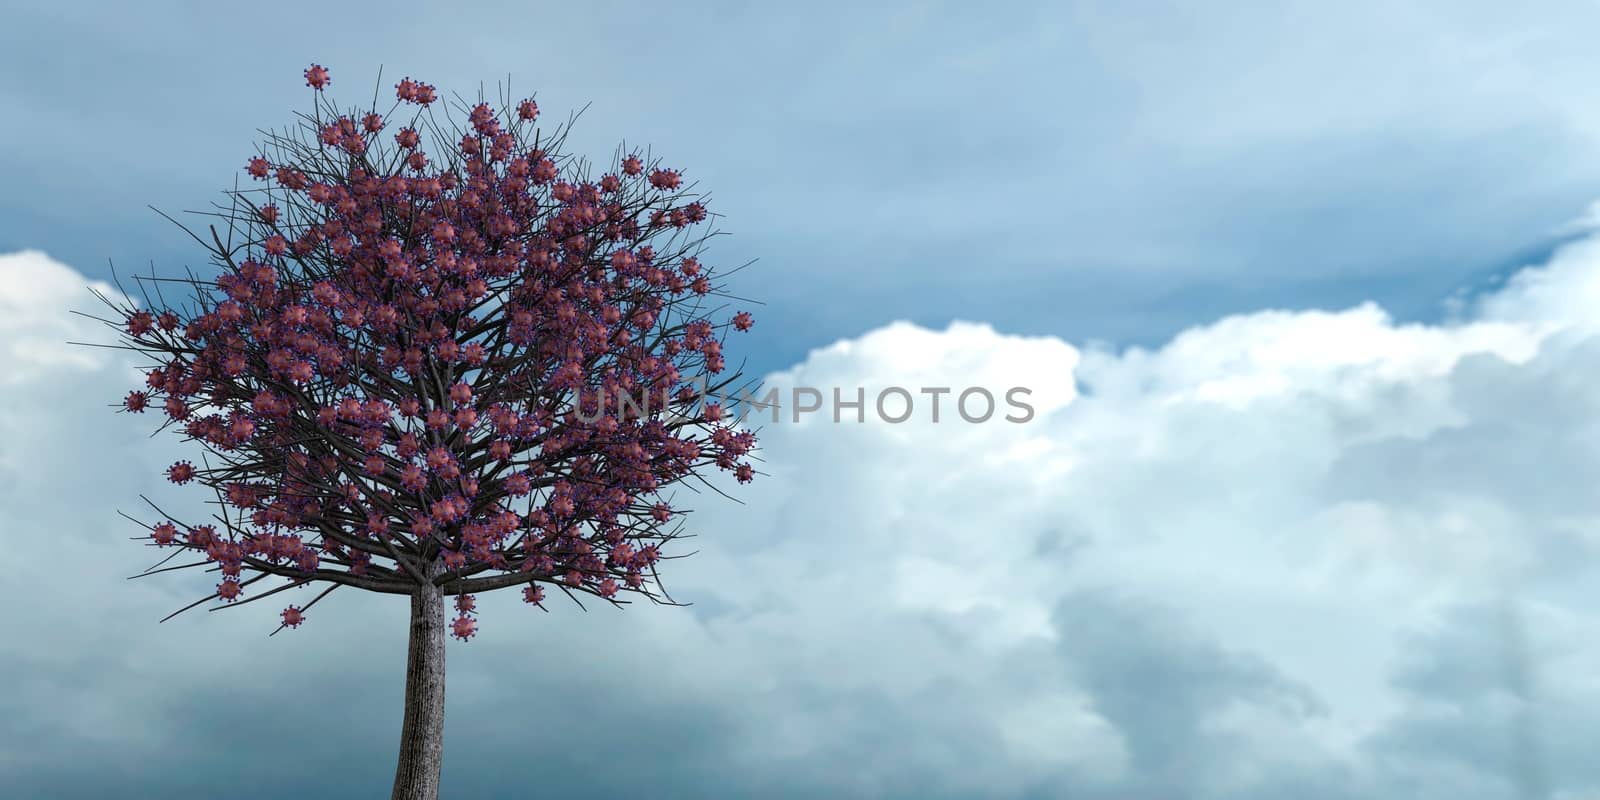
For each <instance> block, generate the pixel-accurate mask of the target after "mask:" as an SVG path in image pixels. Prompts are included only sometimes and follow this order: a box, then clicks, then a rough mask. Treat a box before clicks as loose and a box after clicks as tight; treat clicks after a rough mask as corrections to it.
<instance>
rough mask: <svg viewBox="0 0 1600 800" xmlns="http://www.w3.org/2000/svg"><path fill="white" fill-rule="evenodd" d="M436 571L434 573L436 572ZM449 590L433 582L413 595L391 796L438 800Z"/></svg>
mask: <svg viewBox="0 0 1600 800" xmlns="http://www.w3.org/2000/svg"><path fill="white" fill-rule="evenodd" d="M432 572H433V570H430V571H429V574H431V573H432ZM444 628H445V621H444V592H443V590H441V589H440V588H439V587H438V586H435V585H433V584H431V583H430V584H428V585H425V586H419V587H417V590H416V592H415V593H413V594H412V595H411V646H410V649H409V650H408V651H407V653H406V713H405V721H404V722H402V723H401V726H400V762H399V764H398V765H397V766H396V767H395V771H394V793H393V794H391V795H390V798H391V800H439V768H440V766H441V764H442V763H443V761H444Z"/></svg>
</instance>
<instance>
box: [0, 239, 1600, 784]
mask: <svg viewBox="0 0 1600 800" xmlns="http://www.w3.org/2000/svg"><path fill="white" fill-rule="evenodd" d="M1596 248H1597V245H1596V244H1595V243H1594V242H1593V241H1592V240H1591V241H1584V242H1580V243H1577V244H1575V245H1573V246H1571V247H1569V248H1567V249H1565V250H1563V251H1561V252H1559V253H1557V254H1556V255H1555V256H1554V257H1553V258H1552V259H1551V260H1550V261H1549V262H1548V263H1547V264H1544V265H1541V266H1539V267H1537V268H1530V269H1528V270H1525V271H1523V272H1522V273H1520V274H1519V275H1518V276H1517V277H1516V278H1514V279H1513V280H1511V281H1509V282H1508V283H1507V285H1506V286H1505V288H1503V289H1502V290H1500V291H1499V292H1498V293H1496V294H1493V295H1490V296H1488V297H1484V298H1481V299H1480V300H1479V301H1478V302H1476V303H1475V304H1474V305H1473V306H1472V307H1471V308H1470V309H1469V310H1468V311H1467V313H1466V314H1465V316H1464V318H1462V319H1458V320H1453V321H1450V322H1447V323H1444V324H1440V325H1415V324H1397V323H1396V322H1394V320H1393V319H1392V318H1391V317H1390V316H1389V315H1388V314H1386V313H1385V312H1384V311H1383V310H1382V309H1381V308H1379V307H1378V306H1376V305H1373V304H1362V305H1357V306H1354V307H1352V308H1349V309H1346V310H1344V311H1338V312H1283V311H1262V312H1257V313H1252V314H1245V315H1236V316H1230V317H1226V318H1223V319H1219V320H1217V321H1215V322H1214V323H1211V324H1208V325H1204V326H1198V327H1194V328H1191V329H1189V330H1186V331H1184V332H1183V333H1182V334H1180V335H1178V336H1176V337H1174V338H1173V339H1172V340H1171V341H1170V342H1168V343H1166V344H1165V345H1163V346H1161V347H1159V348H1154V349H1139V348H1130V349H1127V350H1124V351H1120V352H1119V351H1114V350H1111V349H1109V348H1107V347H1104V346H1092V347H1084V348H1079V347H1077V346H1074V345H1071V344H1069V343H1067V342H1064V341H1061V340H1059V339H1055V338H1051V337H1023V336H1016V335H1011V334H1008V333H1006V332H1004V331H1003V330H1001V329H999V328H997V327H996V326H994V325H990V324H983V323H977V322H970V323H956V324H952V325H950V326H949V327H948V328H946V329H944V330H929V329H926V328H922V327H918V326H916V325H911V324H907V323H894V324H890V325H886V326H883V327H881V328H878V329H876V330H873V331H871V332H868V333H867V334H865V335H862V336H860V337H856V338H852V339H846V340H841V341H839V342H837V343H835V344H833V345H830V346H826V347H822V348H819V349H817V350H814V351H813V352H812V353H811V354H810V355H809V356H808V357H807V358H806V359H804V360H803V361H802V362H800V363H798V364H795V365H794V366H793V367H791V368H790V369H787V370H783V371H780V372H776V373H773V374H771V375H768V376H766V381H765V382H766V384H767V385H769V386H778V387H792V386H812V387H818V388H822V389H825V390H826V389H829V388H832V387H839V388H841V389H842V390H843V391H844V393H845V396H846V398H847V399H848V398H849V397H850V395H851V393H853V390H854V389H855V388H856V387H858V386H860V387H863V388H864V389H866V390H867V392H868V394H867V396H868V398H869V402H870V398H871V396H872V392H873V391H874V390H875V389H876V388H880V387H883V386H888V385H900V386H910V387H921V386H950V387H957V388H959V387H967V386H984V387H987V388H990V389H991V390H996V393H997V394H999V393H1001V392H1002V391H1003V390H1004V389H1005V388H1007V387H1011V386H1017V385H1022V386H1028V387H1030V388H1032V389H1033V394H1032V395H1031V397H1030V399H1031V401H1032V402H1033V404H1034V406H1035V409H1036V412H1037V413H1036V415H1035V416H1034V418H1033V419H1031V420H1029V421H1028V422H1025V423H1021V424H1017V423H1009V422H1005V421H1003V420H1000V419H998V418H996V419H992V420H990V421H988V422H986V423H983V424H968V423H965V422H963V421H962V420H961V419H960V418H959V417H958V416H956V415H954V414H950V413H949V412H948V407H947V410H946V413H945V414H944V415H942V416H941V421H940V422H938V423H933V422H932V421H931V420H930V419H929V418H928V416H927V415H926V414H921V413H919V414H917V415H915V416H914V417H913V418H912V419H911V420H909V421H907V422H905V423H902V424H887V423H884V422H882V421H880V420H878V419H877V418H876V416H875V414H873V413H872V409H871V408H870V407H869V408H868V409H867V413H866V415H865V416H866V421H864V422H859V423H858V422H855V421H853V419H852V417H851V416H848V415H847V416H845V420H846V421H844V422H841V423H839V424H834V423H833V422H832V421H831V414H829V413H827V411H828V410H825V411H823V412H819V413H816V414H812V415H809V416H808V417H806V418H804V419H803V420H802V421H801V422H800V423H794V422H792V421H791V420H789V419H787V418H785V419H781V420H780V421H778V422H775V423H774V422H771V421H770V420H769V421H767V422H765V423H764V424H763V425H762V431H761V435H762V443H763V450H762V456H763V458H764V459H765V463H764V464H763V465H762V469H763V471H764V472H765V473H766V474H765V475H764V476H762V477H760V478H758V480H757V481H756V482H755V483H753V484H751V485H749V486H748V487H739V488H738V489H736V490H735V491H734V494H735V495H736V496H738V497H740V498H741V499H742V500H744V501H745V502H744V504H742V505H740V504H734V503H730V502H728V501H726V500H724V499H722V498H719V497H717V496H716V495H714V494H711V493H709V492H708V493H704V494H703V495H702V496H701V497H698V498H694V499H693V501H692V502H690V503H689V505H691V506H692V507H694V508H696V512H695V514H694V515H693V516H692V519H691V521H692V523H693V525H694V527H695V529H696V531H697V532H698V533H699V534H700V537H701V538H699V539H695V540H692V541H691V544H692V545H693V546H694V547H695V548H697V549H698V552H697V553H696V554H695V555H693V557H691V558H688V559H684V560H682V561H675V562H671V563H670V564H669V567H670V568H671V569H669V570H667V571H666V572H665V573H664V578H665V580H666V582H667V586H668V588H669V590H671V591H672V593H673V594H674V596H675V597H678V598H679V599H681V600H687V601H692V602H693V603H694V605H693V606H691V607H690V608H687V609H672V608H633V609H630V610H629V611H627V612H625V613H614V612H613V611H612V610H610V609H593V610H590V611H589V612H587V613H585V612H582V611H579V610H578V609H576V608H573V607H570V606H568V605H566V604H563V603H560V602H557V603H555V604H554V605H553V606H552V613H550V614H544V613H542V612H538V611H536V610H530V609H528V608H526V607H523V606H522V604H521V603H520V602H519V601H518V599H517V598H516V597H513V596H511V595H510V594H506V593H500V594H491V595H489V596H486V597H484V598H483V599H482V600H481V601H480V606H481V607H482V608H483V614H482V617H483V626H482V633H481V635H480V636H479V637H478V638H476V639H474V641H472V642H471V643H469V644H465V645H461V644H457V643H452V645H451V647H450V655H449V658H450V667H449V674H450V688H449V700H448V702H449V708H450V721H449V725H448V727H447V743H446V746H445V752H446V776H445V781H446V784H447V785H450V786H454V787H457V789H456V791H460V792H462V793H463V794H464V795H474V796H476V795H485V796H493V795H504V794H508V793H512V792H515V791H522V790H526V789H528V788H530V787H535V786H536V787H539V788H540V789H541V790H542V791H546V792H549V793H555V792H560V791H569V790H570V791H576V790H580V789H582V790H586V791H589V792H590V793H593V794H599V795H601V796H616V795H621V794H624V793H628V792H636V793H649V794H650V795H651V796H659V797H668V798H671V797H749V796H764V797H779V798H812V797H897V796H907V797H909V796H917V797H933V798H944V797H948V798H957V797H980V796H981V797H1012V798H1050V797H1061V796H1072V797H1082V798H1104V799H1105V800H1110V799H1111V798H1127V797H1141V798H1200V799H1204V798H1261V799H1262V800H1267V799H1268V798H1283V797H1290V796H1293V797H1297V798H1308V797H1309V798H1328V799H1329V800H1332V798H1366V797H1415V798H1421V799H1422V800H1427V799H1428V798H1435V797H1437V798H1445V797H1450V798H1477V797H1483V798H1489V797H1505V796H1508V795H1509V794H1511V793H1513V792H1521V793H1522V794H1521V795H1520V796H1522V797H1535V796H1542V795H1540V794H1538V793H1539V792H1542V791H1544V790H1545V789H1546V788H1548V790H1549V794H1548V796H1550V797H1561V798H1579V797H1586V796H1592V795H1593V794H1595V793H1596V792H1600V771H1597V770H1595V769H1594V767H1593V766H1592V759H1590V758H1589V754H1588V753H1586V752H1585V749H1584V747H1583V746H1582V743H1583V742H1588V741H1592V740H1593V738H1594V735H1595V731H1596V730H1597V729H1600V691H1597V689H1600V686H1596V684H1595V682H1594V679H1593V678H1592V676H1593V675H1595V674H1600V670H1597V667H1600V647H1597V646H1595V645H1594V644H1592V643H1593V642H1596V641H1600V637H1597V636H1596V635H1595V634H1596V630H1595V628H1596V623H1595V622H1594V620H1593V618H1592V614H1591V613H1590V609H1592V608H1593V604H1594V601H1595V599H1596V596H1595V590H1594V589H1593V588H1592V587H1593V586H1594V585H1595V581H1594V578H1595V575H1594V574H1593V568H1592V567H1591V566H1589V565H1590V564H1593V563H1594V555H1595V548H1596V543H1597V537H1596V535H1595V534H1594V533H1593V531H1595V530H1597V528H1596V525H1595V523H1596V522H1597V519H1596V516H1597V514H1596V508H1595V505H1594V503H1593V501H1592V500H1591V499H1590V498H1591V493H1590V492H1588V491H1587V490H1585V488H1584V487H1587V486H1592V485H1595V483H1596V480H1597V479H1600V457H1597V456H1596V454H1597V453H1600V447H1596V446H1595V444H1596V443H1597V442H1600V425H1597V423H1596V422H1595V415H1594V413H1593V409H1594V408H1596V407H1597V405H1596V402H1597V401H1600V381H1596V380H1594V379H1591V378H1590V377H1588V376H1590V375H1594V374H1600V373H1597V371H1596V367H1597V366H1600V339H1596V338H1595V337H1594V331H1593V330H1592V328H1593V323H1592V322H1591V321H1590V317H1589V314H1588V313H1587V309H1591V308H1593V307H1594V305H1595V303H1596V302H1597V301H1600V279H1597V278H1596V275H1600V250H1597V249H1596ZM84 283H87V279H85V278H82V277H81V276H79V275H78V274H77V273H76V272H75V271H73V270H71V269H70V268H68V267H66V266H65V265H62V264H59V263H57V262H55V261H53V260H51V259H50V258H48V257H47V256H45V255H43V254H40V253H36V252H28V253H21V254H14V255H9V256H0V309H6V310H8V316H7V319H8V322H7V323H6V327H4V328H0V353H4V354H6V355H5V356H4V357H5V358H7V359H8V361H6V362H5V364H4V365H0V366H4V367H5V368H6V371H7V372H9V373H13V374H12V375H11V376H10V377H9V378H7V380H9V383H8V384H7V386H6V390H7V393H6V398H7V399H6V402H7V406H6V407H5V410H4V412H3V413H0V421H3V422H4V423H5V425H6V433H7V436H6V438H5V439H4V440H3V442H4V444H3V447H4V449H3V450H0V463H3V464H5V465H7V472H6V473H5V475H4V485H3V487H0V511H3V514H4V519H5V523H4V525H0V547H3V548H4V550H5V552H6V553H7V564H8V566H9V567H10V569H8V570H7V576H6V577H5V578H4V579H0V600H3V601H4V602H5V604H6V605H7V607H8V608H10V609H13V610H14V612H13V613H11V614H7V615H5V617H3V618H0V619H3V621H0V636H3V637H4V641H6V642H7V645H6V646H5V647H4V648H0V680H3V681H4V682H5V683H6V684H7V685H9V686H12V687H14V688H15V689H17V690H19V691H14V692H10V693H7V694H5V695H3V696H0V712H3V713H0V743H3V744H4V746H3V747H0V779H3V780H7V781H8V782H10V783H11V784H12V785H16V786H22V787H25V790H26V791H31V792H34V793H35V794H49V795H50V796H59V797H90V796H102V795H103V794H104V793H106V792H108V791H110V790H111V789H112V788H115V787H124V788H125V787H129V786H134V787H139V788H140V790H141V791H146V792H148V793H151V794H160V795H162V796H172V797H210V796H215V794H217V793H218V792H220V791H223V790H226V791H228V792H229V793H230V794H231V795H238V796H240V797H245V798H249V797H267V796H277V795H280V794H281V793H282V792H283V791H287V790H290V789H292V790H293V791H295V792H296V793H297V794H305V795H306V796H308V797H318V796H328V797H335V796H337V797H358V796H374V797H378V796H382V790H383V788H384V786H386V784H387V781H388V780H389V777H390V770H391V769H392V760H391V759H392V750H393V745H394V740H395V738H396V735H397V733H398V725H399V719H400V715H399V708H398V706H397V702H398V700H399V698H400V686H401V669H400V665H401V663H402V653H403V641H402V637H403V636H404V626H403V615H404V611H405V609H404V605H403V603H396V602H390V600H392V598H383V597H368V596H361V595H349V596H341V595H340V594H339V593H336V594H335V595H333V596H332V597H330V598H329V600H328V601H327V602H325V603H323V604H321V605H319V606H318V607H317V608H316V609H314V610H313V613H312V614H311V615H310V616H311V620H310V622H309V623H308V625H306V626H305V627H303V628H302V629H300V630H296V631H290V632H286V633H285V634H282V635H279V636H276V637H274V638H271V639H267V638H265V636H264V634H265V633H266V632H268V631H270V630H271V628H272V618H273V616H274V613H275V607H273V606H270V605H269V604H266V603H263V604H259V605H254V606H244V607H240V608H238V609H230V610H227V611H223V612H219V613H216V614H207V613H205V612H201V611H195V612H190V614H188V615H184V616H181V617H179V618H177V619H175V620H173V621H172V622H168V623H165V624H163V625H157V624H156V623H155V620H157V619H159V618H160V617H161V616H164V615H165V614H166V613H168V612H170V611H172V610H174V609H176V608H177V607H179V606H181V605H182V604H184V603H186V602H188V601H189V600H190V599H192V598H194V597H197V596H199V595H201V594H203V593H204V590H205V587H207V586H208V582H209V578H208V577H207V576H203V575H187V574H182V573H180V574H178V575H172V576H165V577H160V578H154V579H142V580H140V581H133V582H130V581H126V580H124V579H123V578H124V576H126V575H128V574H132V573H133V572H135V571H137V570H138V569H139V568H142V567H144V566H145V565H146V563H147V562H149V561H153V559H151V558H150V557H149V554H147V553H143V551H141V550H139V549H138V546H137V545H136V544H134V543H131V542H128V541H126V540H125V538H124V537H126V536H131V535H132V534H133V533H135V532H136V529H135V528H134V527H133V526H132V524H131V523H129V522H127V521H126V520H123V519H121V518H120V517H117V516H116V515H115V513H114V511H115V510H116V509H121V510H124V511H127V512H129V513H130V514H133V515H135V516H140V515H142V514H144V513H146V509H143V508H142V507H141V505H140V504H139V501H138V495H139V494H140V493H145V494H148V495H150V496H151V497H152V498H153V499H156V500H157V501H158V502H162V503H170V504H171V506H172V507H174V508H175V509H179V510H184V509H187V510H190V511H192V512H195V513H199V512H200V511H202V510H203V506H202V505H201V504H200V501H201V500H203V499H204V498H199V497H196V496H193V495H194V493H191V492H187V491H185V490H182V489H179V488H177V487H172V486H170V485H165V484H163V483H162V482H161V479H160V476H159V470H160V468H161V467H162V466H164V465H165V464H166V463H170V461H171V460H175V459H176V458H178V457H180V456H181V455H183V454H184V453H185V451H184V449H183V448H182V447H181V446H180V443H179V442H177V441H176V439H175V437H172V436H170V435H163V436H161V437H157V438H156V439H154V440H151V439H147V438H146V434H147V433H148V430H149V429H150V428H153V425H154V421H153V420H143V421H142V422H143V423H147V424H135V423H136V422H140V421H136V420H129V419H125V418H122V417H118V416H116V415H114V414H112V413H111V409H110V408H108V405H109V404H110V403H113V402H115V401H116V399H117V398H118V397H120V396H121V395H122V394H123V393H125V392H126V391H127V390H128V389H129V388H131V387H132V386H133V385H134V384H135V383H136V382H137V379H138V375H137V373H136V372H134V370H133V368H132V365H131V364H128V363H125V362H123V361H121V360H119V359H118V358H115V357H112V356H110V355H103V356H96V357H97V358H99V359H101V360H95V361H90V360H84V357H83V356H82V355H81V353H80V354H79V357H78V360H71V359H63V358H58V357H56V355H54V354H51V353H53V351H42V350H35V349H34V348H35V347H40V348H48V347H55V346H56V345H55V344H52V343H51V342H54V341H56V340H65V339H74V340H78V341H106V340H108V337H109V334H108V332H106V331H104V329H103V328H99V327H98V326H97V324H96V323H93V322H91V321H88V320H83V319H82V318H79V317H72V316H67V315H66V313H65V312H66V311H67V310H68V309H69V308H76V309H79V310H85V311H90V310H93V308H94V305H95V301H94V300H93V298H92V297H90V296H89V295H88V294H87V293H86V292H81V291H79V290H78V289H77V288H74V287H81V286H82V284H84ZM42 353H43V354H42ZM18 376H21V377H18ZM827 401H828V402H830V403H831V397H830V398H827ZM920 401H921V398H919V402H920ZM946 402H949V398H948V397H947V398H946ZM830 410H831V409H830ZM501 595H504V596H501ZM285 602H286V603H287V602H291V600H290V599H289V598H286V599H285ZM18 610H25V611H20V613H19V611H18ZM86 762H92V763H96V764H100V765H102V767H101V768H99V769H95V770H86V769H83V768H82V765H83V764H84V763H86ZM266 763H275V764H281V765H285V767H286V769H285V771H283V772H282V773H281V774H282V775H283V776H284V777H283V778H282V779H281V782H277V781H276V780H268V781H266V782H262V781H260V780H257V779H256V778H255V777H251V778H250V779H242V778H241V776H259V775H260V774H262V773H260V771H259V770H260V767H261V765H262V764H266ZM46 787H48V788H46ZM1513 796H1515V795H1513Z"/></svg>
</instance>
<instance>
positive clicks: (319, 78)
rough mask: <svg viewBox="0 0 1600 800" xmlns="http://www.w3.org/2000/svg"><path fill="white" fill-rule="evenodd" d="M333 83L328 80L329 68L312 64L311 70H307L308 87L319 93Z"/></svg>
mask: <svg viewBox="0 0 1600 800" xmlns="http://www.w3.org/2000/svg"><path fill="white" fill-rule="evenodd" d="M331 82H332V81H331V80H330V79H329V78H328V68H327V67H324V66H322V65H321V64H312V65H311V66H310V68H308V69H307V70H306V85H307V86H310V87H311V88H313V89H316V90H317V91H319V92H320V91H322V87H324V86H327V85H328V84H329V83H331Z"/></svg>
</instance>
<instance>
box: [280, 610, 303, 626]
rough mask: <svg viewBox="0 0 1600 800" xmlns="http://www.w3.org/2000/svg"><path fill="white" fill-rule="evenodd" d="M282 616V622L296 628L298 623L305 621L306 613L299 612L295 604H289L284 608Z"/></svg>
mask: <svg viewBox="0 0 1600 800" xmlns="http://www.w3.org/2000/svg"><path fill="white" fill-rule="evenodd" d="M282 617H283V624H284V625H285V626H287V627H290V628H298V627H300V623H302V622H305V621H306V615H305V614H303V613H301V611H300V609H299V608H297V607H295V606H289V607H288V608H286V609H284V610H283V614H282Z"/></svg>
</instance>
